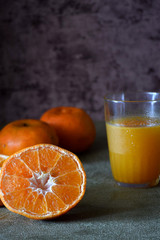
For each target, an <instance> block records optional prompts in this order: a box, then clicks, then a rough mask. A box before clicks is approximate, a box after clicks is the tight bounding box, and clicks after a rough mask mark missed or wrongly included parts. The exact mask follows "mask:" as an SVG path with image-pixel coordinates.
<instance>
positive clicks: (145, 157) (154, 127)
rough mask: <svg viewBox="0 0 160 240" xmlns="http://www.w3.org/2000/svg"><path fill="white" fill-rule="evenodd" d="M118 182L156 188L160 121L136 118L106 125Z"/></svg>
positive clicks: (159, 156) (158, 164)
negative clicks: (146, 184) (147, 185)
mask: <svg viewBox="0 0 160 240" xmlns="http://www.w3.org/2000/svg"><path fill="white" fill-rule="evenodd" d="M106 129H107V136H108V147H109V155H110V163H111V168H112V173H113V176H114V178H115V180H116V181H118V182H122V183H131V184H145V183H148V184H150V185H151V186H154V185H156V183H157V181H158V178H159V173H160V119H153V118H144V117H132V118H123V119H118V120H114V122H111V123H106Z"/></svg>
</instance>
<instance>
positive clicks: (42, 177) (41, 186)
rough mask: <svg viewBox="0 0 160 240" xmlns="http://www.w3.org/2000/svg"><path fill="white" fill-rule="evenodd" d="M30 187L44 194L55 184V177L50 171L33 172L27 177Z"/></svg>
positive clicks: (50, 190)
mask: <svg viewBox="0 0 160 240" xmlns="http://www.w3.org/2000/svg"><path fill="white" fill-rule="evenodd" d="M29 182H30V187H31V188H32V190H33V191H35V192H38V193H42V194H43V195H46V193H47V192H52V187H53V186H54V185H56V183H55V179H54V178H53V177H52V176H51V175H50V173H43V172H38V173H34V175H33V177H32V178H30V179H29Z"/></svg>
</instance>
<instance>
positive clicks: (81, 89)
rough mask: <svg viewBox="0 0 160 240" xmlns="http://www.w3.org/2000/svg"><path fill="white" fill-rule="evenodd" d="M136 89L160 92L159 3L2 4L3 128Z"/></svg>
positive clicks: (97, 115) (98, 113) (89, 107)
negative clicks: (58, 108) (111, 92)
mask: <svg viewBox="0 0 160 240" xmlns="http://www.w3.org/2000/svg"><path fill="white" fill-rule="evenodd" d="M128 89H129V90H145V91H159V90H160V1H159V0H123V1H120V0H99V1H98V0H54V1H53V0H14V1H11V0H10V1H8V0H1V1H0V100H1V109H0V119H1V122H9V121H12V120H15V119H19V118H39V117H40V116H41V114H42V113H43V112H44V111H45V110H47V109H48V108H51V107H55V106H60V105H72V106H76V107H81V108H83V109H85V110H86V111H87V112H88V113H89V114H90V115H91V117H92V118H93V119H95V120H103V119H104V113H103V96H104V95H105V94H106V92H107V91H108V90H114V91H115V90H128Z"/></svg>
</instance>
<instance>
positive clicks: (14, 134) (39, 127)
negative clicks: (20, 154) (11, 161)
mask: <svg viewBox="0 0 160 240" xmlns="http://www.w3.org/2000/svg"><path fill="white" fill-rule="evenodd" d="M40 143H49V144H55V145H57V144H58V137H57V134H56V132H55V130H54V129H53V128H51V127H50V126H49V125H48V124H47V123H44V122H42V121H40V120H36V119H22V120H16V121H13V122H11V123H9V124H7V125H6V126H5V127H4V128H2V130H1V131H0V153H1V154H4V155H11V154H13V153H15V152H17V151H19V150H21V149H23V148H26V147H30V146H32V145H35V144H40Z"/></svg>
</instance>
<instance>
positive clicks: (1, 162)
mask: <svg viewBox="0 0 160 240" xmlns="http://www.w3.org/2000/svg"><path fill="white" fill-rule="evenodd" d="M7 158H8V156H6V155H3V154H0V171H1V167H2V165H3V163H4V161H5V160H6V159H7ZM0 206H3V203H2V201H1V199H0Z"/></svg>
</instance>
